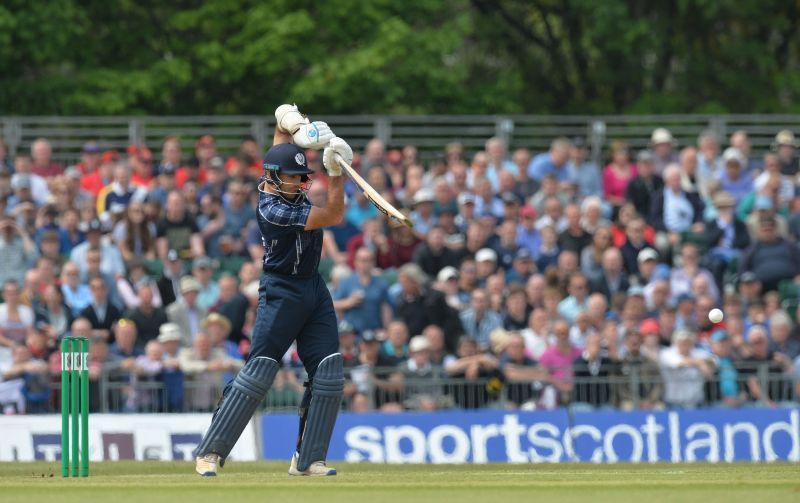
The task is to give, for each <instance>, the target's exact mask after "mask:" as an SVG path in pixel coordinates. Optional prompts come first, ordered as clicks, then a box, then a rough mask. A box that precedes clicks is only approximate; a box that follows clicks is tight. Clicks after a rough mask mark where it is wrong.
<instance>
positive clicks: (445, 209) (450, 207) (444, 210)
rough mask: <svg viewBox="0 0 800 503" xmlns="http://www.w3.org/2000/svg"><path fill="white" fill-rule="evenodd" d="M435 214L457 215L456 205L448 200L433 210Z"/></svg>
mask: <svg viewBox="0 0 800 503" xmlns="http://www.w3.org/2000/svg"><path fill="white" fill-rule="evenodd" d="M435 213H436V215H437V216H441V215H458V205H457V204H456V203H455V201H450V202H449V203H447V204H443V205H441V206H439V208H438V209H437V210H436V211H435Z"/></svg>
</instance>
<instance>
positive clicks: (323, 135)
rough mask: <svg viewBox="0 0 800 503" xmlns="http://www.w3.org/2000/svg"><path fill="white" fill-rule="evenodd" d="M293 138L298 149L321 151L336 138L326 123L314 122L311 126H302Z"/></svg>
mask: <svg viewBox="0 0 800 503" xmlns="http://www.w3.org/2000/svg"><path fill="white" fill-rule="evenodd" d="M292 138H294V143H295V145H297V146H298V147H303V148H312V149H314V150H319V149H321V148H323V147H325V145H327V144H328V143H329V142H330V141H331V140H332V139H333V138H335V136H334V134H333V131H331V128H330V127H328V125H327V124H326V123H324V122H321V121H314V122H312V123H311V124H304V125H302V126H300V129H298V130H297V132H295V133H292Z"/></svg>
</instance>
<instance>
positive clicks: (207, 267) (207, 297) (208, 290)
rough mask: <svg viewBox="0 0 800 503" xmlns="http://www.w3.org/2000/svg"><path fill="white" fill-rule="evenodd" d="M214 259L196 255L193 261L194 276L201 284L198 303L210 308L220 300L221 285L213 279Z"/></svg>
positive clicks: (204, 307)
mask: <svg viewBox="0 0 800 503" xmlns="http://www.w3.org/2000/svg"><path fill="white" fill-rule="evenodd" d="M213 272H214V261H213V260H211V259H210V258H208V257H206V256H201V257H196V258H195V259H194V260H193V261H192V276H194V278H195V279H196V280H197V282H198V283H199V284H200V292H199V294H198V297H197V305H198V306H200V308H202V309H206V310H207V309H209V308H210V307H211V306H213V305H214V304H216V303H217V300H219V285H217V282H216V281H214V280H213V279H212V275H213Z"/></svg>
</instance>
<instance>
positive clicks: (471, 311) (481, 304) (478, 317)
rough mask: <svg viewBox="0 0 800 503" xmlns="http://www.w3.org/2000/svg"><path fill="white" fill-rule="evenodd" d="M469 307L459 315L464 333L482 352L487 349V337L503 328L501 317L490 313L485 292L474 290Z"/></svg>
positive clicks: (492, 312) (495, 313) (498, 314)
mask: <svg viewBox="0 0 800 503" xmlns="http://www.w3.org/2000/svg"><path fill="white" fill-rule="evenodd" d="M469 305H470V307H469V308H467V309H465V310H463V311H461V313H459V318H460V319H461V326H462V327H463V328H464V333H465V334H466V335H467V336H469V337H471V338H473V339H474V340H475V341H476V342H477V343H478V346H479V347H480V348H482V349H483V350H485V349H487V348H488V347H489V335H490V334H491V333H492V331H493V330H495V329H497V328H501V327H502V326H503V317H502V316H501V315H500V313H497V312H495V311H492V310H491V309H490V307H489V299H488V296H487V295H486V292H484V291H483V290H480V289H476V290H474V291H473V292H472V295H471V296H470V304H469Z"/></svg>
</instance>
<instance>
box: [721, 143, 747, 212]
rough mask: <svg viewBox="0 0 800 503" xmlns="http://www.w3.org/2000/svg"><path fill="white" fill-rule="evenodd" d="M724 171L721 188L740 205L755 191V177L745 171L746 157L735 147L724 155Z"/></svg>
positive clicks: (726, 150) (728, 149)
mask: <svg viewBox="0 0 800 503" xmlns="http://www.w3.org/2000/svg"><path fill="white" fill-rule="evenodd" d="M722 162H723V165H724V169H723V170H722V173H720V176H719V182H720V187H721V188H722V190H724V191H726V192H728V193H729V194H731V195H732V196H733V198H734V199H735V200H736V203H737V204H738V203H739V202H740V201H741V200H742V199H744V197H745V196H746V195H747V194H749V193H750V192H751V191H752V190H753V185H754V184H753V177H752V175H751V174H750V172H749V171H745V162H746V160H745V157H744V155H742V153H741V152H739V150H738V149H735V148H733V147H730V148H727V149H725V152H724V153H723V154H722Z"/></svg>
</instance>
